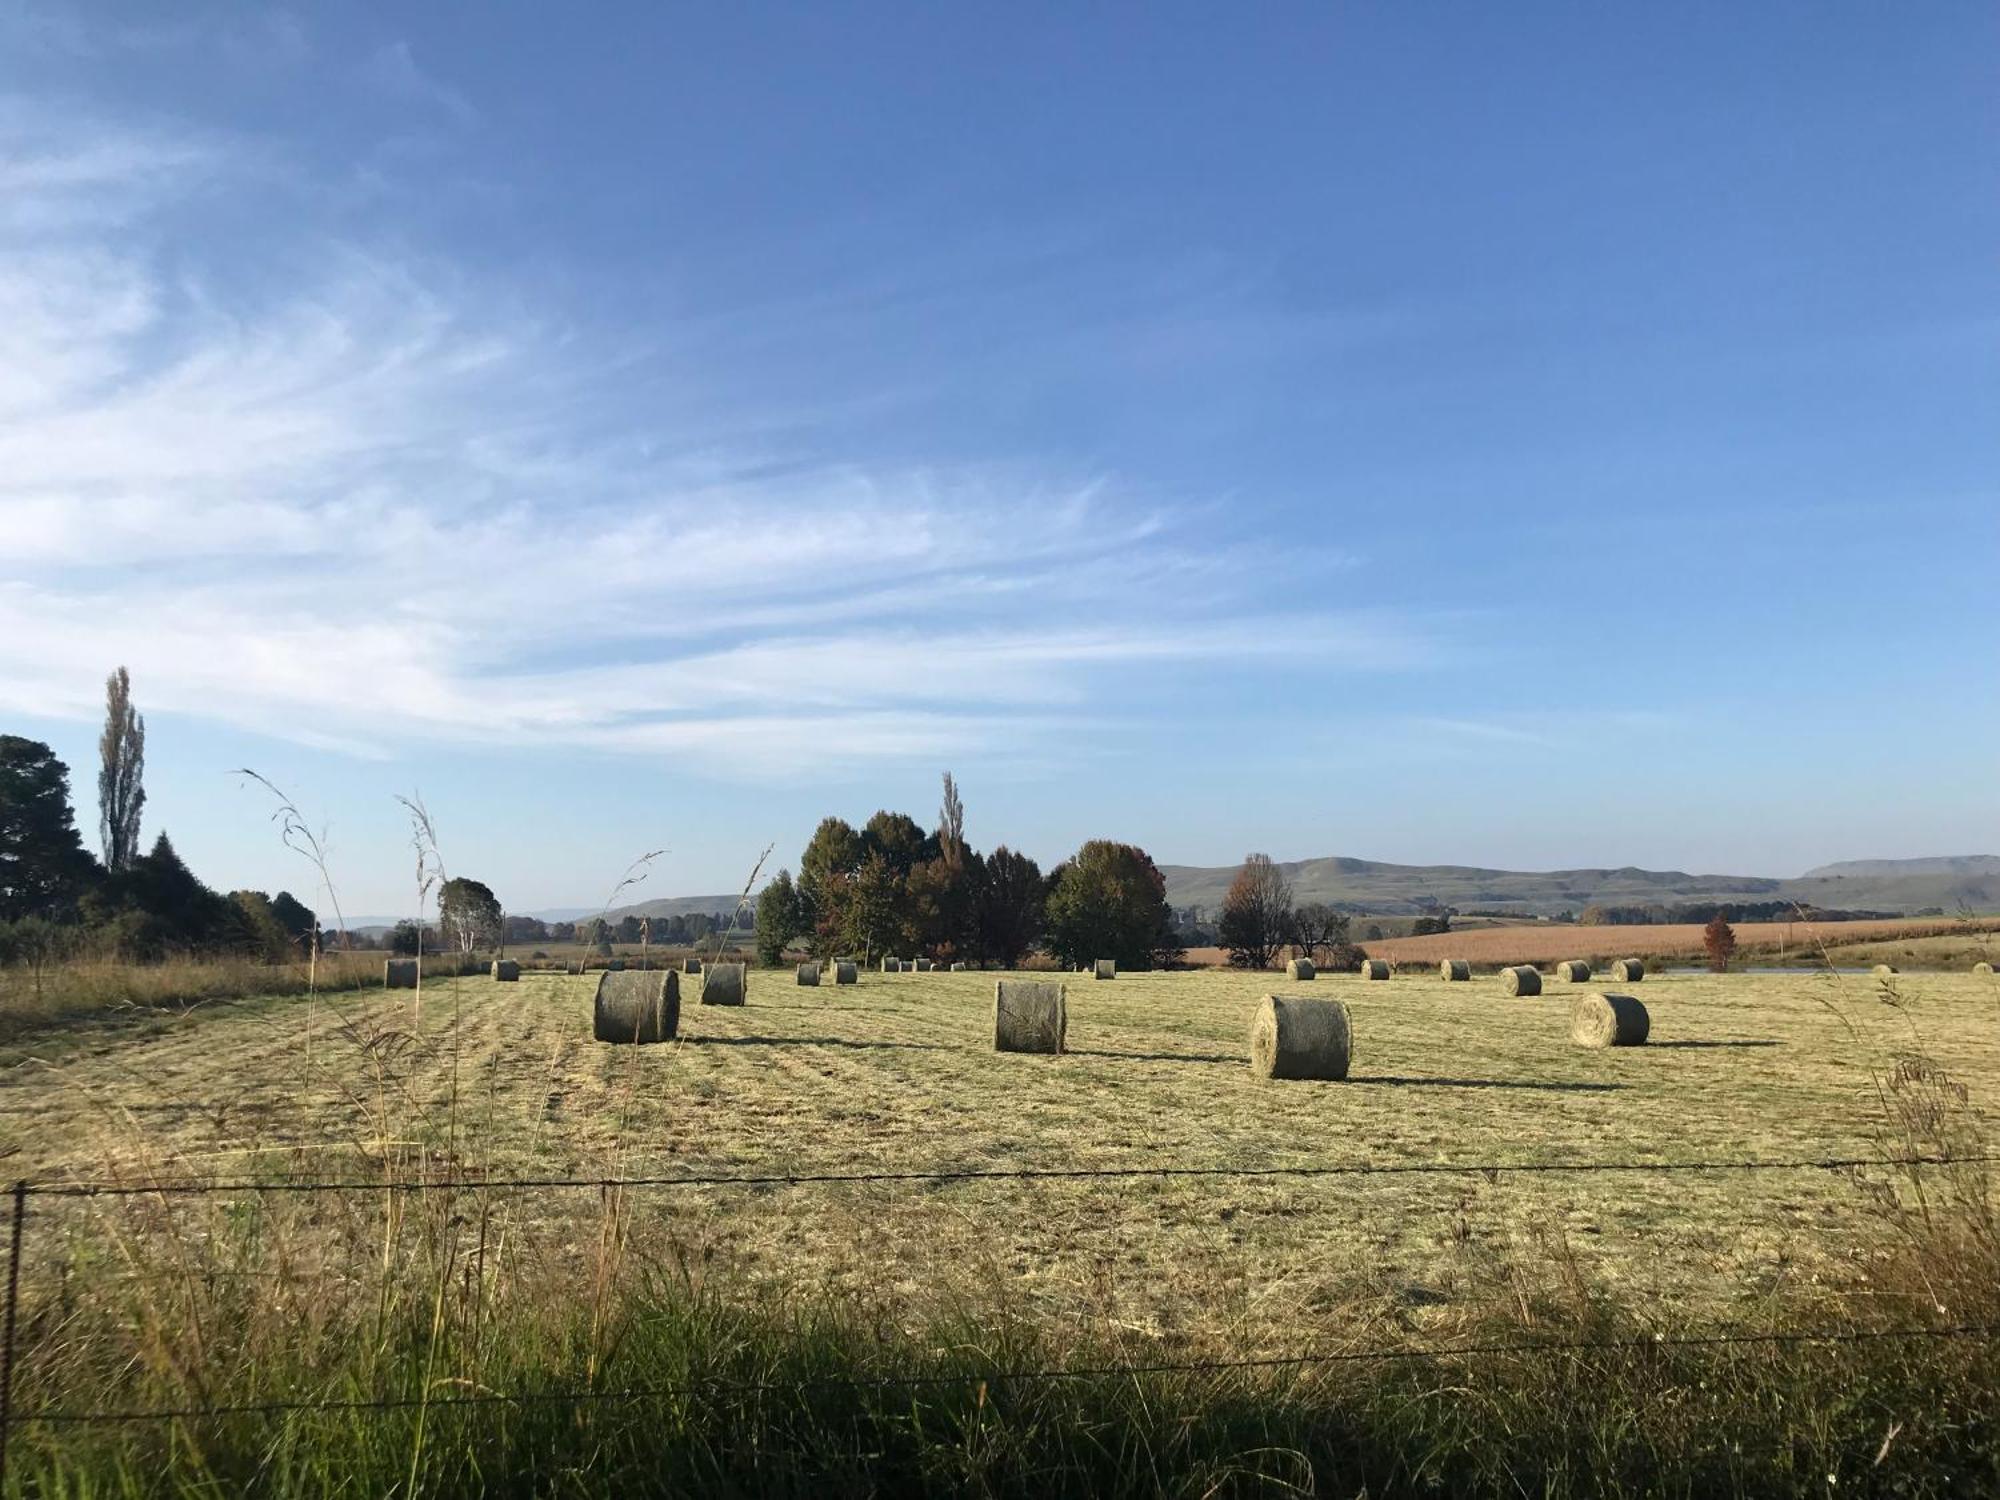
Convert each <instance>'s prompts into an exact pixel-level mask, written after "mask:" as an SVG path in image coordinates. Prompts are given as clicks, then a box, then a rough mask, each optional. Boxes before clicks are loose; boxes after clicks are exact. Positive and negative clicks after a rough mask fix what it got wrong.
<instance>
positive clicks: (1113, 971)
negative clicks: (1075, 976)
mask: <svg viewBox="0 0 2000 1500" xmlns="http://www.w3.org/2000/svg"><path fill="white" fill-rule="evenodd" d="M1090 977H1091V978H1092V979H1116V978H1117V977H1118V960H1117V959H1115V958H1100V959H1099V960H1098V961H1097V962H1096V963H1094V964H1092V965H1091V966H1090Z"/></svg>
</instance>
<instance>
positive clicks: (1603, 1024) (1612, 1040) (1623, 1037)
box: [1569, 995, 1652, 1047]
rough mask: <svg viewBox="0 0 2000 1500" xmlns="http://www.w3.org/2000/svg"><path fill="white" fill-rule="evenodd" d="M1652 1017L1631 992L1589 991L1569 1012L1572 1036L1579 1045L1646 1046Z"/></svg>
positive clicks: (1572, 1039) (1573, 1040) (1570, 1037)
mask: <svg viewBox="0 0 2000 1500" xmlns="http://www.w3.org/2000/svg"><path fill="white" fill-rule="evenodd" d="M1651 1030H1652V1019H1651V1018H1650V1017H1649V1016H1647V1014H1646V1007H1645V1006H1643V1005H1641V1004H1640V1003H1639V1002H1638V1001H1637V1000H1635V999H1633V998H1632V996H1630V995H1585V996H1584V997H1583V998H1582V999H1581V1000H1579V1001H1577V1002H1576V1008H1575V1009H1574V1010H1572V1011H1571V1012H1570V1013H1569V1039H1570V1040H1571V1041H1572V1042H1575V1043H1576V1044H1577V1046H1579V1047H1642V1046H1644V1045H1645V1043H1646V1033H1647V1032H1649V1031H1651Z"/></svg>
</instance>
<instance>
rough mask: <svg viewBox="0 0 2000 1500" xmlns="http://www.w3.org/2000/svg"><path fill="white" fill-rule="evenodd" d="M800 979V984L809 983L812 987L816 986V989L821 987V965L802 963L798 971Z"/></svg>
mask: <svg viewBox="0 0 2000 1500" xmlns="http://www.w3.org/2000/svg"><path fill="white" fill-rule="evenodd" d="M798 980H799V983H800V984H803V985H808V986H810V987H812V988H814V989H818V988H819V965H818V964H800V965H799V973H798Z"/></svg>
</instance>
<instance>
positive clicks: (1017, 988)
mask: <svg viewBox="0 0 2000 1500" xmlns="http://www.w3.org/2000/svg"><path fill="white" fill-rule="evenodd" d="M1068 1032H1069V987H1068V986H1067V985H1065V984H1062V983H1060V982H1053V981H1049V980H1035V979H999V980H995V981H994V984H993V1050H994V1051H995V1052H1061V1051H1062V1049H1063V1039H1064V1038H1065V1037H1066V1036H1067V1035H1068Z"/></svg>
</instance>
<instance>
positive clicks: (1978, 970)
mask: <svg viewBox="0 0 2000 1500" xmlns="http://www.w3.org/2000/svg"><path fill="white" fill-rule="evenodd" d="M1972 972H1973V973H1975V974H1977V975H1978V976H1979V977H1980V978H1981V979H1991V978H1992V977H1993V965H1991V964H1989V963H1988V962H1987V961H1986V960H1985V959H1983V958H1982V959H1981V960H1979V962H1978V963H1976V964H1974V965H1973V966H1972Z"/></svg>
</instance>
